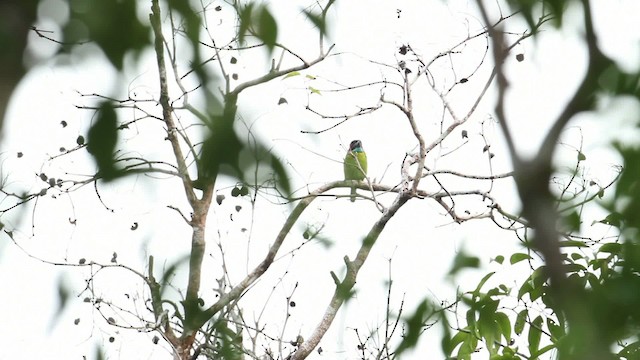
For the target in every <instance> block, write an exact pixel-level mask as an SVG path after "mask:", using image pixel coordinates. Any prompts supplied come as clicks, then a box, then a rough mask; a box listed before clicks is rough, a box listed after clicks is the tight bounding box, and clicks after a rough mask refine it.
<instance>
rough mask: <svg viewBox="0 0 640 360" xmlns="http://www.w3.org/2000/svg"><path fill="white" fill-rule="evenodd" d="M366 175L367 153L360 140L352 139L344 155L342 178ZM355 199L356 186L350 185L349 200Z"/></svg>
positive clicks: (363, 176)
mask: <svg viewBox="0 0 640 360" xmlns="http://www.w3.org/2000/svg"><path fill="white" fill-rule="evenodd" d="M366 175H367V153H365V152H364V149H362V141H360V140H353V141H352V142H351V144H350V145H349V151H348V152H347V156H345V157H344V179H345V180H364V178H365V176H366ZM354 201H356V188H355V187H354V186H352V187H351V202H354Z"/></svg>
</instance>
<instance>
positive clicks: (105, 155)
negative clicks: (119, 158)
mask: <svg viewBox="0 0 640 360" xmlns="http://www.w3.org/2000/svg"><path fill="white" fill-rule="evenodd" d="M117 142H118V117H117V115H116V112H115V110H114V109H113V106H112V105H111V104H110V103H109V102H107V101H104V102H103V103H102V104H101V105H100V106H99V109H98V117H97V119H96V122H95V123H93V125H92V126H91V128H90V129H89V133H88V134H87V151H89V153H90V154H91V155H92V156H93V158H94V160H95V161H96V164H97V165H98V174H99V176H100V177H101V178H102V179H104V180H105V181H110V180H113V179H115V178H117V177H118V176H121V175H122V172H121V171H119V170H117V169H116V167H115V159H114V153H115V147H116V143H117Z"/></svg>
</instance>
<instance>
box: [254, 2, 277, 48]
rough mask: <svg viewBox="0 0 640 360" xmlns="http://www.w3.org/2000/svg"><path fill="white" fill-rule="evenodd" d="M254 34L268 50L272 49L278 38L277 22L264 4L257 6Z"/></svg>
mask: <svg viewBox="0 0 640 360" xmlns="http://www.w3.org/2000/svg"><path fill="white" fill-rule="evenodd" d="M256 36H258V38H259V39H260V40H262V42H263V43H264V44H265V45H266V46H267V49H269V52H271V51H273V48H274V47H275V46H276V42H277V40H278V24H277V23H276V19H274V17H273V15H271V12H270V11H269V9H267V7H266V6H262V7H260V8H259V13H258V28H257V30H256Z"/></svg>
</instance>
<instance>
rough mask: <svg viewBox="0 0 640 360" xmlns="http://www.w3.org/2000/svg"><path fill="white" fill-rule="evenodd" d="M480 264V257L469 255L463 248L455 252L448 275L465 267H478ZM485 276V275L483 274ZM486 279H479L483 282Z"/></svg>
mask: <svg viewBox="0 0 640 360" xmlns="http://www.w3.org/2000/svg"><path fill="white" fill-rule="evenodd" d="M478 266H480V259H479V258H478V257H477V256H469V255H467V253H466V252H464V250H461V251H460V252H458V253H457V254H456V257H455V258H454V259H453V265H452V266H451V270H450V271H449V275H455V274H457V273H458V272H459V271H460V270H462V269H466V268H472V269H475V268H478ZM485 277H486V276H485ZM485 281H486V280H484V281H481V283H482V284H484V282H485Z"/></svg>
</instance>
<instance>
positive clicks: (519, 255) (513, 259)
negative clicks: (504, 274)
mask: <svg viewBox="0 0 640 360" xmlns="http://www.w3.org/2000/svg"><path fill="white" fill-rule="evenodd" d="M529 259H533V258H532V257H531V256H530V255H529V254H524V253H515V254H513V255H511V257H510V258H509V262H510V263H511V265H513V264H517V263H519V262H520V261H523V260H529Z"/></svg>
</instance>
